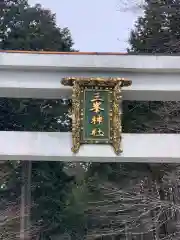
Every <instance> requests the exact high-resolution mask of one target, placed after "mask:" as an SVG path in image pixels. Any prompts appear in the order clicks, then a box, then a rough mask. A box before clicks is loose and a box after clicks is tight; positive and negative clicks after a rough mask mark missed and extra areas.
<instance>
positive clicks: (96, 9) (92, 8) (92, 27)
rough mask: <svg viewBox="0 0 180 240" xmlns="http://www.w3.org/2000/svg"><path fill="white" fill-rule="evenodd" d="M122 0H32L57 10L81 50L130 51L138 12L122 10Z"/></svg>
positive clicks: (63, 25) (54, 10) (64, 25)
mask: <svg viewBox="0 0 180 240" xmlns="http://www.w3.org/2000/svg"><path fill="white" fill-rule="evenodd" d="M120 1H121V0H29V3H30V4H32V5H34V4H36V3H40V4H41V5H42V6H43V7H45V8H49V9H51V10H52V12H53V13H56V17H57V24H58V25H59V26H60V27H68V28H69V29H70V31H71V33H72V37H73V40H74V42H75V46H74V47H75V48H76V49H78V50H80V51H92V52H93V51H95V52H126V48H127V46H128V43H127V40H128V36H129V32H130V30H131V29H132V28H133V25H134V21H135V20H136V18H137V13H132V12H131V11H126V12H121V11H118V10H119V2H120Z"/></svg>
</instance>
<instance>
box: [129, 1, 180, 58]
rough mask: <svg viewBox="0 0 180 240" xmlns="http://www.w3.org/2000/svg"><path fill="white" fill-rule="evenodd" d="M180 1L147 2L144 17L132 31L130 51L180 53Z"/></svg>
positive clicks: (140, 18) (139, 19)
mask: <svg viewBox="0 0 180 240" xmlns="http://www.w3.org/2000/svg"><path fill="white" fill-rule="evenodd" d="M179 38H180V2H179V0H146V1H145V4H144V15H143V16H142V17H139V18H138V20H137V22H136V25H135V30H133V31H131V36H130V39H129V43H130V49H129V51H130V52H131V51H132V52H135V53H151V54H152V53H177V52H179V51H180V44H179Z"/></svg>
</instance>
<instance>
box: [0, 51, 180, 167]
mask: <svg viewBox="0 0 180 240" xmlns="http://www.w3.org/2000/svg"><path fill="white" fill-rule="evenodd" d="M71 76H77V77H97V76H98V77H99V76H100V77H123V78H128V79H130V80H132V85H131V86H130V87H128V88H124V89H123V99H126V100H144V101H148V100H154V101H155V100H157V101H158V100H159V101H160V100H161V101H169V100H171V101H178V100H180V56H149V55H128V54H118V53H115V54H112V53H103V54H102V53H73V52H72V53H45V52H16V51H14V52H13V51H8V52H7V51H6V52H3V51H2V52H0V97H12V98H17V97H18V98H19V97H20V98H44V99H50V98H56V99H57V98H60V97H71V94H72V92H71V91H72V89H71V88H70V87H65V86H62V85H61V79H62V78H63V77H71ZM122 137H123V138H122V146H123V153H122V154H121V155H120V156H116V155H115V154H114V152H113V149H112V147H111V146H108V145H83V146H82V147H81V148H80V151H79V152H78V153H77V154H73V153H72V152H71V133H61V132H59V133H57V132H56V133H55V132H52V133H51V132H48V133H46V132H6V131H4V132H1V134H0V146H1V148H0V160H34V161H36V160H38V161H45V160H51V161H94V162H95V161H96V162H109V161H111V162H113V161H114V162H174V163H178V162H180V147H179V143H180V135H178V134H128V133H127V134H123V135H122Z"/></svg>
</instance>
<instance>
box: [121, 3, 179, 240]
mask: <svg viewBox="0 0 180 240" xmlns="http://www.w3.org/2000/svg"><path fill="white" fill-rule="evenodd" d="M179 39H180V2H179V1H176V0H146V1H145V5H144V16H142V17H139V18H138V20H137V22H136V25H135V29H134V30H133V31H132V32H131V35H130V39H129V43H130V49H128V50H129V52H133V53H140V54H141V53H142V54H143V53H145V54H146V53H149V54H156V53H161V54H172V53H178V52H179V51H180V45H179ZM157 81H158V79H157ZM139 104H140V106H141V110H140V112H141V113H142V112H144V114H143V115H144V116H142V117H143V118H141V117H137V116H138V115H139V114H138V109H137V108H136V119H137V121H138V122H141V123H142V127H143V128H144V130H145V132H147V130H148V132H156V133H157V132H163V133H165V132H166V133H177V132H179V126H180V122H179V117H178V116H179V113H180V104H179V103H178V102H152V103H147V102H141V103H139ZM133 105H136V106H137V102H136V103H129V102H126V103H125V106H126V110H130V109H131V108H134V109H135V107H134V106H133ZM150 105H151V108H150ZM153 114H154V117H153ZM158 119H159V120H158ZM154 120H155V121H154ZM156 120H157V121H156ZM131 124H132V123H131ZM135 124H136V122H134V126H135ZM149 169H150V171H151V179H152V184H151V185H149V191H152V189H153V188H154V186H156V192H157V191H158V195H159V197H160V201H161V204H162V205H163V206H164V207H163V214H161V216H160V217H159V219H158V221H159V222H157V224H156V226H155V227H156V230H157V232H156V234H158V235H159V236H158V237H168V235H170V234H171V233H172V232H177V233H178V232H179V222H178V221H179V220H178V219H179V212H178V211H174V210H171V211H169V205H168V204H164V201H165V200H166V201H169V203H170V204H172V205H174V204H175V202H176V204H179V201H178V199H179V196H178V194H177V192H178V191H177V189H179V181H177V180H175V179H176V178H177V179H179V176H178V175H177V173H178V174H179V170H178V169H179V167H177V166H175V165H173V166H172V165H158V166H156V165H153V166H152V165H149ZM167 176H169V177H167ZM167 178H168V181H167ZM175 181H176V184H174V182H175ZM153 194H155V193H154V192H153ZM170 212H171V213H170ZM170 215H171V216H175V215H176V217H175V218H174V217H172V218H171V217H170ZM173 220H174V221H173ZM163 222H164V223H165V224H164V223H163ZM158 223H159V224H158ZM162 223H163V224H162ZM171 237H172V239H175V238H176V239H177V237H178V235H177V234H176V235H172V236H171Z"/></svg>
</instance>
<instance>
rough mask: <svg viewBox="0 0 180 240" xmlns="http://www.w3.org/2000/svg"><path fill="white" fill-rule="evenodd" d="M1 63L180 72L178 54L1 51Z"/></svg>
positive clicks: (38, 66) (37, 66)
mask: <svg viewBox="0 0 180 240" xmlns="http://www.w3.org/2000/svg"><path fill="white" fill-rule="evenodd" d="M0 67H1V68H8V69H9V68H10V69H13V68H14V69H19V68H20V69H34V70H35V69H38V70H39V69H51V70H54V69H61V70H63V69H66V70H67V69H74V70H75V69H78V70H79V69H91V70H103V71H110V70H111V71H114V70H116V71H119V70H121V71H130V70H131V71H138V72H146V71H148V72H149V71H150V72H167V71H168V72H174V71H176V72H180V56H170V55H169V56H157V55H129V54H127V55H124V54H123V55H116V54H114V55H113V54H111V55H98V54H97V55H93V54H91V55H90V54H87V55H86V54H67V53H64V54H38V53H37V54H36V53H18V52H17V53H16V52H14V53H8V52H0Z"/></svg>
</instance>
